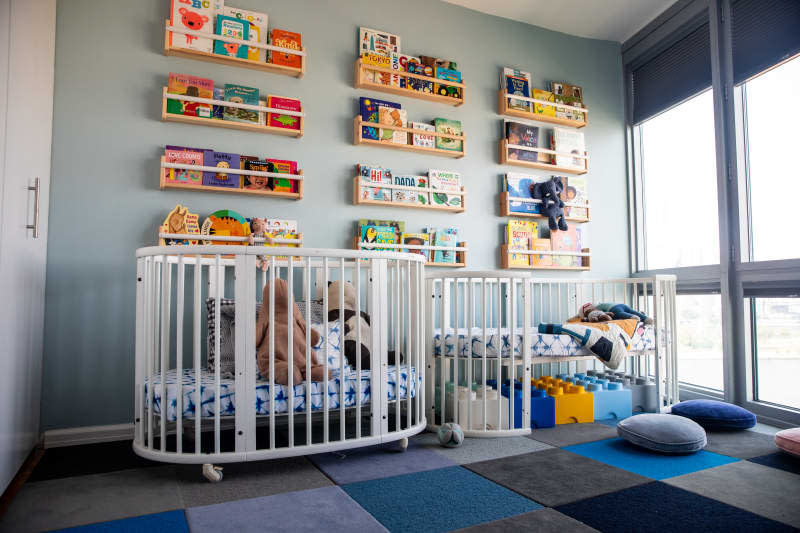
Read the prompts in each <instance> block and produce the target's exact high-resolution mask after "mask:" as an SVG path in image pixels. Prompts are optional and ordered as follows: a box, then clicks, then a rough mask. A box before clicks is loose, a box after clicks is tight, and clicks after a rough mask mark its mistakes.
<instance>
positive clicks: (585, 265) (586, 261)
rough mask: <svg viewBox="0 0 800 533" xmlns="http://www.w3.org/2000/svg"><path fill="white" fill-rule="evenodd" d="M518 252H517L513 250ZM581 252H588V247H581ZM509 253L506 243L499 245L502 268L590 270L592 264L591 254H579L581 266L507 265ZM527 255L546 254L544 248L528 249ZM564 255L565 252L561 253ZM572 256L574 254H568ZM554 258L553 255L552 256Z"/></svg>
mask: <svg viewBox="0 0 800 533" xmlns="http://www.w3.org/2000/svg"><path fill="white" fill-rule="evenodd" d="M515 253H519V252H515ZM580 253H583V254H590V253H591V252H590V250H589V248H582V249H581V252H580ZM509 255H510V252H509V247H508V245H507V244H501V245H500V265H501V268H503V269H518V270H590V269H591V264H592V257H591V255H587V256H579V257H581V266H558V265H550V266H541V265H528V266H516V265H509V261H508V256H509ZM528 255H547V254H546V250H533V251H530V253H529V254H528ZM563 255H566V254H563ZM570 257H574V256H570ZM553 258H555V256H553Z"/></svg>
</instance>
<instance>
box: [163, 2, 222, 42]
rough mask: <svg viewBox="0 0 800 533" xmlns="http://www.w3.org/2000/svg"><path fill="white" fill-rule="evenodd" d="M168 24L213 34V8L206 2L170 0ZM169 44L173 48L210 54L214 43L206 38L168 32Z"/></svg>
mask: <svg viewBox="0 0 800 533" xmlns="http://www.w3.org/2000/svg"><path fill="white" fill-rule="evenodd" d="M171 4H172V5H171V7H170V17H169V23H170V25H171V26H175V27H177V28H181V29H184V30H191V31H199V32H203V33H214V14H215V13H214V6H212V5H211V4H210V3H208V2H190V3H187V2H185V1H181V0H172V2H171ZM169 44H170V46H174V47H175V48H188V49H190V50H198V51H200V52H208V53H211V51H212V49H213V47H214V41H213V40H211V39H209V38H208V37H196V36H194V35H185V34H183V33H175V32H169Z"/></svg>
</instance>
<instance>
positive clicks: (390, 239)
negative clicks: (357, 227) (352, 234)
mask: <svg viewBox="0 0 800 533" xmlns="http://www.w3.org/2000/svg"><path fill="white" fill-rule="evenodd" d="M361 242H367V243H377V244H399V242H398V241H397V240H396V238H395V231H394V228H393V227H392V226H376V225H373V224H367V225H366V226H362V228H361ZM365 250H373V251H375V250H385V251H387V252H396V251H397V249H396V248H391V247H386V248H384V247H380V246H375V247H369V248H365Z"/></svg>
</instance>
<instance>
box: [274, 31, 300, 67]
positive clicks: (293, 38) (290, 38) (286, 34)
mask: <svg viewBox="0 0 800 533" xmlns="http://www.w3.org/2000/svg"><path fill="white" fill-rule="evenodd" d="M270 42H271V44H272V45H273V46H280V47H281V48H288V49H289V50H297V51H298V52H299V51H300V50H301V49H302V48H303V44H302V37H301V36H300V34H299V33H295V32H292V31H286V30H279V29H273V30H272V32H270ZM269 62H270V63H274V64H275V65H283V66H285V67H293V68H300V67H301V66H302V64H303V58H302V57H301V56H299V55H296V54H287V53H286V52H276V51H275V50H271V51H270V53H269Z"/></svg>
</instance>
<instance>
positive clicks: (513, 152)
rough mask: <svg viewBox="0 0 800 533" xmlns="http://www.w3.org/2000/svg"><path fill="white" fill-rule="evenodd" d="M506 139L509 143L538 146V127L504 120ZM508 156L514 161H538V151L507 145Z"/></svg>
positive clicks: (530, 146)
mask: <svg viewBox="0 0 800 533" xmlns="http://www.w3.org/2000/svg"><path fill="white" fill-rule="evenodd" d="M506 139H507V140H508V144H509V145H516V146H527V147H529V148H537V147H538V146H539V128H538V127H536V126H530V125H528V124H523V123H522V122H506ZM508 158H509V159H513V160H516V161H538V160H539V152H532V151H530V150H523V149H521V148H512V147H510V146H509V148H508Z"/></svg>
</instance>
